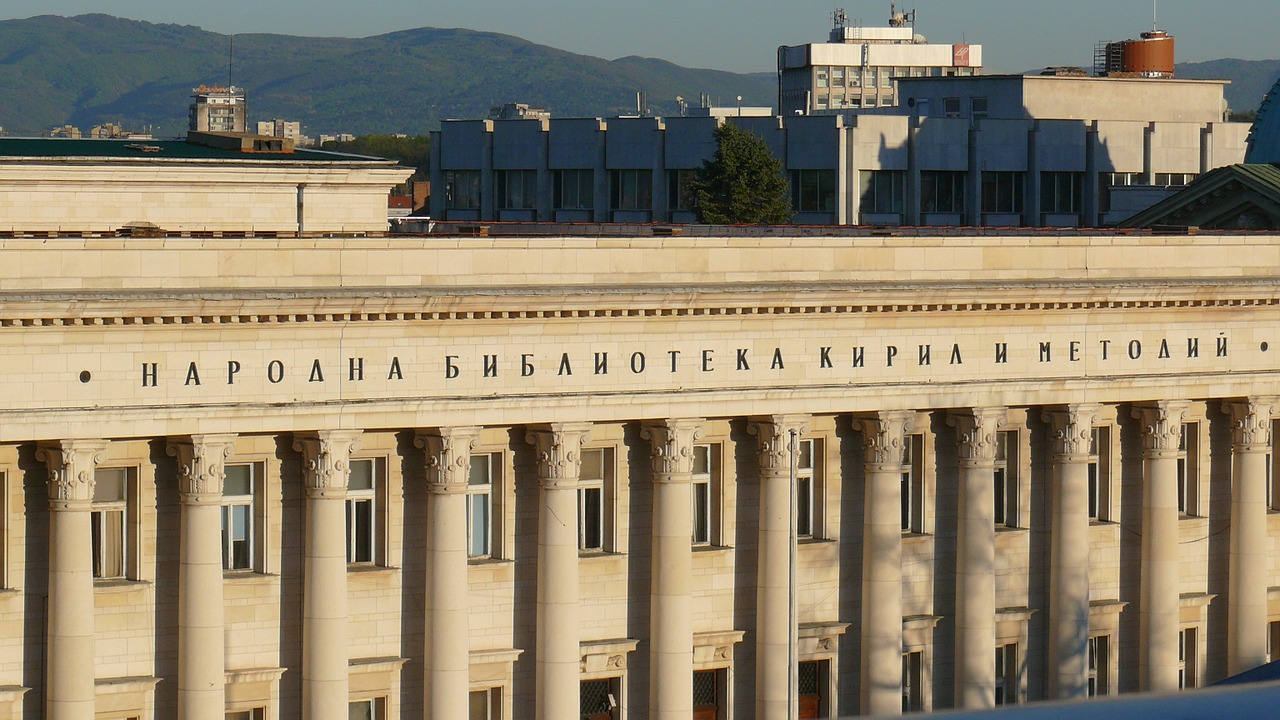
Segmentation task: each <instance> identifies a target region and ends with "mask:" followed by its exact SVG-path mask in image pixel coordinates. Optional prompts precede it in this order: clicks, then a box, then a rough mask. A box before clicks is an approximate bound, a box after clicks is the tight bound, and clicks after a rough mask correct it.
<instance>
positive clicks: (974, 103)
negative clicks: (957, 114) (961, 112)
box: [969, 97, 988, 120]
mask: <svg viewBox="0 0 1280 720" xmlns="http://www.w3.org/2000/svg"><path fill="white" fill-rule="evenodd" d="M987 107H988V103H987V99H986V98H984V97H976V98H970V99H969V112H970V114H971V115H972V116H973V119H974V120H981V119H982V118H985V117H986V116H987Z"/></svg>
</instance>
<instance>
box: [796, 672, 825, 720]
mask: <svg viewBox="0 0 1280 720" xmlns="http://www.w3.org/2000/svg"><path fill="white" fill-rule="evenodd" d="M798 671H799V678H798V680H799V684H798V685H799V687H798V690H799V692H798V693H797V694H798V695H799V696H800V715H799V718H800V720H817V719H818V718H825V717H827V716H828V714H829V713H828V712H827V704H828V703H827V692H826V688H827V661H826V660H811V661H808V662H802V663H800V666H799V668H798Z"/></svg>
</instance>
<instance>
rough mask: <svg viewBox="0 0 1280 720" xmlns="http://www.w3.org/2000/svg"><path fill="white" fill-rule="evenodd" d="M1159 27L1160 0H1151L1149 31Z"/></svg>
mask: <svg viewBox="0 0 1280 720" xmlns="http://www.w3.org/2000/svg"><path fill="white" fill-rule="evenodd" d="M1159 29H1160V0H1151V32H1155V31H1157V30H1159Z"/></svg>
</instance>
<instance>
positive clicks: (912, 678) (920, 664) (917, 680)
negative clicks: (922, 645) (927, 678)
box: [902, 650, 924, 713]
mask: <svg viewBox="0 0 1280 720" xmlns="http://www.w3.org/2000/svg"><path fill="white" fill-rule="evenodd" d="M920 710H924V651H923V650H912V651H910V652H904V653H902V712H904V713H905V712H918V711H920Z"/></svg>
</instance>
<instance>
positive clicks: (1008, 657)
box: [996, 643, 1020, 705]
mask: <svg viewBox="0 0 1280 720" xmlns="http://www.w3.org/2000/svg"><path fill="white" fill-rule="evenodd" d="M1019 686H1020V682H1019V678H1018V645H1017V643H1010V644H1008V645H1001V646H999V647H997V648H996V705H1015V704H1017V702H1018V688H1019Z"/></svg>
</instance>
